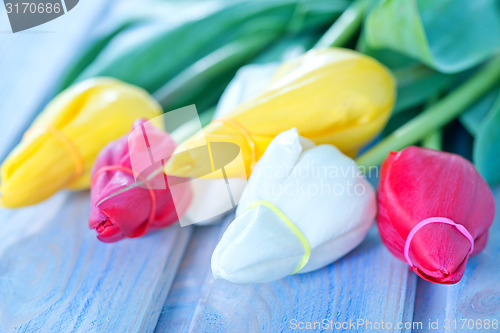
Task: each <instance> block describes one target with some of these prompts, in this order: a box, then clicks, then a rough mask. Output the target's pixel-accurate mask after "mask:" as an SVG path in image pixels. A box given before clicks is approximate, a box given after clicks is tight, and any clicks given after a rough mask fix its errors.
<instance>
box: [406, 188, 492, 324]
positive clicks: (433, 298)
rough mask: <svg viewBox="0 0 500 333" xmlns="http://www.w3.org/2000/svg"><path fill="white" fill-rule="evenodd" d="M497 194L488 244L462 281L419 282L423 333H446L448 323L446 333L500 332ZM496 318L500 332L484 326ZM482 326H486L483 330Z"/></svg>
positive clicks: (418, 314) (417, 306)
mask: <svg viewBox="0 0 500 333" xmlns="http://www.w3.org/2000/svg"><path fill="white" fill-rule="evenodd" d="M494 194H495V201H496V207H497V212H496V216H495V222H494V223H493V225H492V227H491V229H490V234H489V240H488V244H487V246H486V248H485V249H484V251H483V252H482V253H481V254H479V255H477V256H475V257H472V258H471V259H470V260H469V262H468V263H467V268H466V270H465V274H464V276H463V278H462V280H461V281H460V282H459V283H457V284H455V285H451V286H443V285H439V284H434V283H430V282H426V281H423V280H419V282H418V293H417V298H416V301H415V317H414V319H415V321H418V322H422V323H423V330H422V332H444V331H445V324H446V323H449V324H450V325H449V328H450V329H449V330H446V332H464V331H465V332H498V331H499V330H500V284H499V281H500V269H499V268H500V267H499V257H500V209H499V208H498V207H500V187H496V188H495V189H494ZM495 319H496V320H497V321H498V326H497V329H494V328H493V327H491V326H490V328H489V329H488V328H485V327H484V323H485V321H486V320H489V321H492V320H495ZM446 320H449V322H447V321H446ZM469 320H470V321H469ZM429 321H430V322H431V323H432V324H433V325H435V324H434V323H436V321H437V325H438V329H437V330H436V329H434V328H433V327H436V326H431V327H429ZM479 323H482V324H483V325H482V327H481V328H479V327H478V324H479ZM462 325H464V326H462Z"/></svg>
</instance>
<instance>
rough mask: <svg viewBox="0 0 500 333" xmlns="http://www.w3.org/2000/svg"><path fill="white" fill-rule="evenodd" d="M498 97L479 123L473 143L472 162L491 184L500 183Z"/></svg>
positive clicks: (499, 107) (499, 102)
mask: <svg viewBox="0 0 500 333" xmlns="http://www.w3.org/2000/svg"><path fill="white" fill-rule="evenodd" d="M499 153H500V97H498V98H497V100H496V102H495V105H494V106H493V108H492V109H491V111H490V113H489V114H488V116H487V117H486V119H484V121H483V122H482V123H481V126H480V128H479V131H478V133H477V136H476V140H475V141H474V151H473V160H474V163H475V165H476V167H477V169H478V171H479V173H481V175H482V176H483V177H484V179H486V181H487V182H488V183H489V184H491V185H494V184H498V183H500V155H499Z"/></svg>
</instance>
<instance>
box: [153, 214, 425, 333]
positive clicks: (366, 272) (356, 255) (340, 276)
mask: <svg viewBox="0 0 500 333" xmlns="http://www.w3.org/2000/svg"><path fill="white" fill-rule="evenodd" d="M228 222H229V221H226V223H225V224H224V226H222V227H220V228H221V229H220V230H219V231H218V230H217V229H216V228H217V227H211V228H213V229H206V230H204V229H202V228H200V229H199V230H200V231H198V230H197V231H196V232H195V236H194V237H193V240H192V243H193V245H191V246H190V247H189V249H188V251H187V254H186V258H187V259H185V261H184V262H183V264H182V266H181V268H180V270H179V275H178V276H177V277H176V280H175V281H174V284H173V287H172V289H171V291H170V294H169V297H168V298H167V302H166V304H165V307H164V309H163V312H162V316H161V317H160V319H159V325H158V327H157V330H156V331H157V332H164V331H170V330H171V329H173V331H176V332H187V331H190V332H236V331H238V332H257V331H273V332H278V331H290V330H291V329H293V328H294V326H293V325H292V322H291V320H294V319H295V320H296V321H297V323H298V322H302V323H306V322H311V323H314V322H319V323H322V321H323V320H325V319H326V320H327V321H329V320H331V321H332V322H333V323H332V324H330V322H328V324H329V325H331V327H333V328H334V330H335V331H336V332H337V331H344V332H353V331H359V332H362V331H368V332H369V331H380V330H377V329H372V330H370V329H369V327H368V329H366V327H364V328H363V327H361V326H360V327H358V328H356V329H355V330H353V329H352V327H351V328H349V327H347V328H346V327H344V329H335V323H339V324H340V325H342V323H349V320H353V321H355V322H356V320H358V319H363V320H365V322H368V321H370V322H372V323H381V321H382V320H383V321H384V323H388V322H390V323H391V324H394V325H397V323H398V322H411V321H412V316H413V304H414V297H415V288H416V276H415V275H414V274H413V273H411V272H410V271H409V270H408V269H407V267H406V265H405V264H404V263H402V262H400V261H398V260H397V259H395V258H393V257H392V255H391V254H390V253H389V252H388V251H387V250H386V249H385V247H384V246H383V245H382V244H381V241H380V239H379V236H378V233H377V231H376V229H375V228H372V229H371V230H370V232H369V235H368V237H367V239H366V240H365V241H364V242H363V243H362V244H361V245H360V246H359V247H358V248H357V249H355V250H354V251H353V252H351V253H350V254H348V255H347V256H346V257H344V258H343V259H341V260H339V261H338V262H336V263H334V264H331V265H329V266H327V267H325V268H323V269H320V270H318V271H315V272H311V273H307V274H298V275H295V276H289V277H287V278H285V279H282V280H279V281H276V282H273V283H267V284H248V285H238V284H232V283H230V282H227V281H223V280H214V279H213V277H212V274H211V271H210V262H209V257H210V255H211V252H212V251H213V248H214V247H215V245H216V244H215V243H216V242H215V241H214V234H215V233H219V238H220V236H221V234H222V233H221V231H222V230H224V229H225V227H226V226H227V224H228ZM187 277H189V278H187ZM200 284H202V285H200ZM339 324H337V325H339ZM325 331H331V329H326V330H325ZM384 331H387V332H409V331H411V330H406V329H404V328H403V329H395V328H394V329H386V330H384Z"/></svg>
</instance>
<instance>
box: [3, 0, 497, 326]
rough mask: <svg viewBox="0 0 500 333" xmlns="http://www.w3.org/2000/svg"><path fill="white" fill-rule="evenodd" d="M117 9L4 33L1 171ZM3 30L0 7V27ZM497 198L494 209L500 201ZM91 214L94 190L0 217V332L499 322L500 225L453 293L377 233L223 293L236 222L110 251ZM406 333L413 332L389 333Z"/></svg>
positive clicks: (167, 233)
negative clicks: (75, 58) (90, 37)
mask: <svg viewBox="0 0 500 333" xmlns="http://www.w3.org/2000/svg"><path fill="white" fill-rule="evenodd" d="M117 3H120V5H121V4H122V2H116V1H114V2H109V1H98V0H85V1H81V3H80V4H79V5H78V6H77V7H76V8H75V9H74V10H72V11H71V12H70V13H69V14H67V15H65V16H63V17H61V18H59V19H58V20H56V21H54V22H51V23H49V24H47V25H45V26H43V27H40V28H39V29H36V31H38V32H36V31H32V32H26V33H24V34H17V35H12V34H8V33H0V47H1V51H2V52H0V73H1V76H0V77H1V80H0V133H2V134H1V136H2V140H1V142H0V160H2V159H3V158H4V157H5V154H7V153H8V151H9V150H10V149H11V148H12V147H13V145H14V144H15V143H16V142H17V141H18V140H19V139H20V137H21V136H22V133H23V132H24V130H25V129H26V128H27V127H28V126H29V124H30V122H31V120H32V119H33V117H34V115H35V114H36V112H38V111H39V110H40V107H41V106H42V105H44V104H45V103H46V102H47V100H48V98H49V97H50V96H51V95H52V94H53V90H54V85H55V84H56V82H57V79H58V77H59V75H60V74H61V73H62V71H63V68H62V67H61V66H63V65H65V64H67V62H68V61H69V60H70V58H71V56H72V55H73V54H75V52H77V51H78V49H79V47H81V45H83V42H84V41H85V39H86V38H87V32H86V29H87V28H88V27H90V26H93V25H94V24H95V22H97V21H98V20H99V19H103V18H104V17H106V18H108V17H109V15H110V12H109V11H110V10H111V11H112V10H113V8H115V9H116V5H117ZM110 7H111V9H110ZM2 15H4V16H2ZM4 19H6V16H5V12H4V11H3V9H0V22H1V23H2V24H1V25H0V28H2V29H4V28H5V24H4V23H5V22H4V21H3V20H4ZM4 30H5V29H4ZM40 31H50V33H42V32H40ZM21 88H22V89H21ZM21 92H22V93H21ZM496 198H497V204H498V203H499V202H500V190H497V191H496ZM88 206H89V200H88V192H81V193H72V194H70V193H60V194H58V195H56V196H54V197H53V198H51V199H49V200H48V201H46V202H44V203H41V204H39V205H37V206H33V207H28V208H24V209H19V210H13V211H9V210H0V332H1V333H3V332H38V331H41V332H69V331H75V332H152V331H155V328H156V332H167V331H169V332H188V331H191V332H254V331H270V332H275V331H289V330H290V320H292V319H296V320H298V321H312V322H314V321H322V320H323V319H328V320H333V321H334V322H345V321H349V319H352V320H357V319H364V320H369V321H372V322H380V321H382V320H384V321H385V322H392V323H397V322H400V321H403V322H405V321H412V320H414V321H423V322H424V325H426V323H427V321H428V319H431V320H435V319H439V320H444V319H446V318H447V319H461V318H472V319H499V318H500V283H499V282H500V270H499V268H500V267H499V262H500V259H499V257H500V246H499V244H500V221H498V219H499V216H498V214H497V219H496V221H495V224H494V226H493V228H492V233H491V236H490V241H489V244H488V247H487V248H486V250H485V252H484V253H483V254H481V255H479V256H478V257H476V258H472V259H471V260H470V263H469V265H468V267H467V270H466V273H465V276H464V278H463V281H462V282H460V283H459V284H457V285H454V286H441V285H435V284H430V283H425V282H423V281H422V280H419V279H417V277H416V276H415V275H414V274H413V273H411V272H409V271H408V269H407V267H406V265H405V264H403V263H402V262H400V261H398V260H397V259H395V258H393V257H392V256H391V255H390V254H389V252H388V251H387V250H386V249H385V248H384V247H383V246H382V244H381V242H380V239H379V237H378V233H377V231H376V229H375V228H373V229H372V230H371V231H370V234H369V236H368V238H367V239H366V240H365V241H364V242H363V243H362V245H361V246H360V247H358V248H357V249H356V250H354V251H353V252H352V253H350V254H349V255H347V256H346V257H345V258H343V259H341V260H340V261H338V262H337V263H334V264H332V265H329V266H327V267H326V268H324V269H321V270H318V271H316V272H312V273H309V274H303V275H296V276H290V277H287V278H285V279H283V280H280V281H276V282H273V283H269V284H260V285H235V284H231V283H228V282H225V281H220V280H217V281H215V280H214V279H213V278H212V275H211V272H210V256H211V251H212V250H213V248H214V247H215V245H216V243H217V241H218V239H219V238H220V236H221V234H222V232H223V230H224V228H225V227H226V226H227V224H228V222H229V221H230V219H231V217H230V216H229V217H228V218H227V219H226V220H225V222H224V223H223V224H220V225H216V226H210V227H200V228H179V227H174V228H169V229H166V230H163V231H161V232H157V233H155V234H153V235H149V236H147V237H144V238H141V239H135V240H125V241H122V242H119V243H117V244H103V243H100V242H99V241H97V240H96V238H95V234H94V232H92V231H91V230H88V229H87V217H88V209H89V208H88ZM193 230H194V232H193ZM417 281H418V288H417ZM424 327H425V326H424ZM327 331H328V330H327ZM343 331H345V332H353V330H352V329H345V330H343ZM354 331H356V330H354ZM358 331H359V332H361V331H363V330H362V329H360V330H358ZM400 331H405V332H410V331H411V330H404V329H403V330H397V329H392V330H391V329H388V330H384V332H400ZM415 331H418V330H415ZM427 331H429V330H427ZM457 331H461V330H457ZM433 332H442V330H438V331H435V330H434V331H433ZM468 332H475V331H474V330H468ZM485 332H493V331H492V330H489V331H487V330H485Z"/></svg>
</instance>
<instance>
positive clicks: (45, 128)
mask: <svg viewBox="0 0 500 333" xmlns="http://www.w3.org/2000/svg"><path fill="white" fill-rule="evenodd" d="M31 131H42V132H47V133H50V134H52V135H53V136H54V138H56V139H57V140H58V141H59V142H60V143H61V144H62V145H63V146H64V148H66V151H67V152H68V153H69V154H70V156H71V159H72V160H73V164H74V165H75V173H74V174H73V177H72V178H71V179H70V180H69V181H68V185H69V184H71V183H72V182H73V181H75V180H76V179H78V177H80V176H81V175H82V173H83V169H84V163H83V158H82V156H81V154H80V151H79V150H78V148H77V147H76V146H75V145H74V144H73V142H71V140H70V139H69V138H68V137H67V136H66V135H65V134H64V133H63V132H61V130H59V129H57V128H56V127H54V126H52V125H49V124H40V125H34V126H32V127H31V128H30V129H28V130H27V131H26V133H25V135H29V133H30V132H31Z"/></svg>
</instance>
